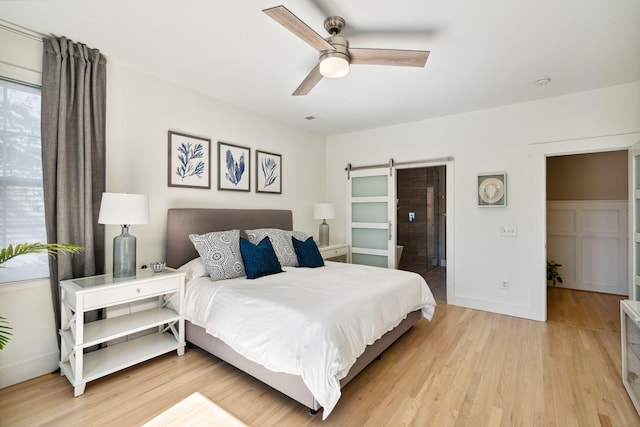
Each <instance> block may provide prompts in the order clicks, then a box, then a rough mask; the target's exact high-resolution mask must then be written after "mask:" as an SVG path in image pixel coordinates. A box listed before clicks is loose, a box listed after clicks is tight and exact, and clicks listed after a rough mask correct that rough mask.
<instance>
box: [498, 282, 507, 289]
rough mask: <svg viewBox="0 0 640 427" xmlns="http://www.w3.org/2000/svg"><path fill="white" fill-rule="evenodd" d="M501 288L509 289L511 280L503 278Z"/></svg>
mask: <svg viewBox="0 0 640 427" xmlns="http://www.w3.org/2000/svg"><path fill="white" fill-rule="evenodd" d="M500 288H502V289H509V281H508V280H503V281H502V282H500Z"/></svg>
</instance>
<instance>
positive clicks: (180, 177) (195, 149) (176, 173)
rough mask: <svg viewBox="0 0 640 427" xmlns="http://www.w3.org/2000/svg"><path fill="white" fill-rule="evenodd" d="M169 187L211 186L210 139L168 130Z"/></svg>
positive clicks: (207, 187)
mask: <svg viewBox="0 0 640 427" xmlns="http://www.w3.org/2000/svg"><path fill="white" fill-rule="evenodd" d="M168 169H169V182H168V184H169V187H189V188H206V189H209V188H211V140H210V139H207V138H201V137H199V136H192V135H187V134H184V133H180V132H173V131H169V167H168Z"/></svg>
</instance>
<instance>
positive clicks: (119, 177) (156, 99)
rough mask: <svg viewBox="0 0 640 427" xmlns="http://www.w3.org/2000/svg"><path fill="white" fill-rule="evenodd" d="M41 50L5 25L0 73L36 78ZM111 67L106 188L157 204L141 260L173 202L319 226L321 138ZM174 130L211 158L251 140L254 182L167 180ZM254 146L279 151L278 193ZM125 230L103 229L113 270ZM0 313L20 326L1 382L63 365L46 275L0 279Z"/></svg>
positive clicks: (2, 364) (152, 254) (151, 255)
mask: <svg viewBox="0 0 640 427" xmlns="http://www.w3.org/2000/svg"><path fill="white" fill-rule="evenodd" d="M5 33H6V34H5ZM15 43H21V44H20V48H14V47H15V45H14V44H15ZM5 47H12V49H5ZM97 47H98V48H99V46H97ZM37 49H39V51H37ZM34 51H35V53H34ZM35 57H38V58H39V62H38V61H36V60H34V58H35ZM41 58H42V43H41V42H35V41H34V40H29V39H25V38H24V37H23V36H16V35H15V34H14V33H11V32H3V31H0V72H3V71H5V70H11V71H16V72H18V73H21V74H20V75H18V76H16V78H19V77H20V76H27V77H31V76H35V77H36V78H37V77H38V76H39V67H40V65H39V64H41ZM34 68H38V70H35V71H34ZM107 73H108V75H107V131H106V132H107V183H106V187H107V191H109V192H129V193H145V194H148V195H149V200H150V206H151V223H150V224H148V225H140V226H132V227H131V233H132V234H134V235H135V236H136V237H137V243H138V257H137V261H138V266H141V265H143V264H148V263H149V262H151V261H157V260H161V259H163V258H164V252H165V249H164V244H165V235H166V230H165V227H166V226H165V221H166V211H167V209H168V208H171V207H217V208H268V209H271V208H272V209H292V210H293V219H294V227H295V228H296V229H297V230H303V231H306V232H308V233H310V234H317V221H316V220H314V219H313V218H312V210H313V204H314V203H315V202H316V201H320V200H323V199H324V198H325V181H324V171H325V165H324V160H323V159H324V141H325V139H324V137H319V136H316V135H313V134H310V133H307V132H304V131H301V130H299V129H293V128H291V127H288V126H284V125H282V124H280V123H277V122H274V121H272V120H269V119H266V118H264V117H262V116H260V115H258V114H254V113H251V112H249V111H246V110H242V109H240V108H237V107H235V106H233V105H229V104H224V103H222V102H218V101H216V100H214V99H211V98H208V97H206V96H203V95H200V94H198V93H195V92H193V91H191V90H186V89H183V88H181V87H179V86H176V85H173V84H169V83H167V82H164V81H161V80H158V79H156V78H153V77H151V76H149V75H146V74H144V73H141V72H138V71H135V70H133V69H131V68H129V67H127V66H124V65H122V64H118V63H117V61H116V60H114V59H113V58H108V61H107ZM170 129H171V130H174V131H182V132H185V133H189V134H194V135H198V136H201V137H206V138H210V139H211V142H212V144H211V149H212V163H214V164H215V162H216V159H217V157H216V156H217V141H218V140H222V141H227V142H233V143H235V144H238V145H243V146H247V147H250V148H251V188H252V191H251V192H250V193H247V192H229V191H218V190H217V178H216V175H215V172H216V171H217V169H215V168H214V170H213V171H212V174H213V175H212V180H211V184H212V189H211V190H203V189H189V188H175V187H171V188H169V187H168V186H167V157H168V135H167V132H168V131H169V130H170ZM255 149H260V150H264V151H268V152H273V153H278V154H281V155H282V165H283V166H282V174H283V179H282V194H281V195H275V194H256V193H255V191H254V187H255V185H254V184H255V165H254V163H253V162H254V159H255ZM119 233H120V229H119V227H117V226H108V227H107V229H106V235H107V238H106V240H107V257H108V259H107V265H106V267H107V271H111V254H112V239H113V237H114V236H115V235H117V234H119ZM0 316H3V317H7V318H9V319H10V321H11V326H12V327H13V328H14V329H13V334H14V336H13V337H12V340H11V341H10V342H9V344H8V345H7V347H5V349H4V350H2V351H0V388H1V387H6V386H8V385H11V384H14V383H17V382H21V381H24V380H26V379H29V378H33V377H36V376H39V375H42V374H45V373H49V372H52V371H53V370H55V369H56V367H57V361H58V357H59V356H58V348H57V343H56V330H55V323H54V318H53V310H52V306H51V296H50V290H49V281H48V279H45V280H39V281H32V282H19V283H13V284H0Z"/></svg>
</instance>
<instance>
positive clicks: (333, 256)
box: [318, 242, 351, 262]
mask: <svg viewBox="0 0 640 427" xmlns="http://www.w3.org/2000/svg"><path fill="white" fill-rule="evenodd" d="M318 249H320V255H322V258H323V259H326V260H327V261H341V262H351V245H349V244H348V243H334V242H331V243H329V244H328V245H326V246H319V245H318Z"/></svg>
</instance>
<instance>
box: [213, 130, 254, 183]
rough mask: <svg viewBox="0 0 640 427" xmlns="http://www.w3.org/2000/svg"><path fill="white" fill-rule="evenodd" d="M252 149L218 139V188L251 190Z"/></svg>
mask: <svg viewBox="0 0 640 427" xmlns="http://www.w3.org/2000/svg"><path fill="white" fill-rule="evenodd" d="M250 165H251V149H250V148H248V147H242V146H240V145H235V144H230V143H228V142H222V141H218V190H231V191H250V190H251V188H250V187H251V182H250V170H251V169H250Z"/></svg>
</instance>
